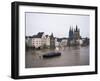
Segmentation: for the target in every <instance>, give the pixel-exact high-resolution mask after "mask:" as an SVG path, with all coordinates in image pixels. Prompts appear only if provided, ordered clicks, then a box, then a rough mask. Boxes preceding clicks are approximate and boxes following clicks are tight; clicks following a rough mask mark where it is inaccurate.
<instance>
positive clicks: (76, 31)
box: [74, 25, 80, 40]
mask: <svg viewBox="0 0 100 81" xmlns="http://www.w3.org/2000/svg"><path fill="white" fill-rule="evenodd" d="M74 39H75V40H78V39H80V29H78V26H77V25H76V28H75V29H74Z"/></svg>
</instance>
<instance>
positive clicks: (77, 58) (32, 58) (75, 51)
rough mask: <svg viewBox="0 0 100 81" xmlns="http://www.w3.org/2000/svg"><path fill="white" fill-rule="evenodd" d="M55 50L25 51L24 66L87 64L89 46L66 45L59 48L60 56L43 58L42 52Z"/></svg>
mask: <svg viewBox="0 0 100 81" xmlns="http://www.w3.org/2000/svg"><path fill="white" fill-rule="evenodd" d="M54 51H57V50H55V49H52V50H50V49H44V50H32V49H29V50H27V51H26V55H25V67H26V68H34V67H55V66H76V65H89V47H66V48H59V52H61V56H59V57H53V58H48V59H44V58H43V57H42V55H43V54H46V53H48V52H54Z"/></svg>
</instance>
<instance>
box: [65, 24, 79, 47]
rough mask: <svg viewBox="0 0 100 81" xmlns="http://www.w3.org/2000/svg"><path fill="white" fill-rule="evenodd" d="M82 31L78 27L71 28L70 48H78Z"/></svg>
mask: <svg viewBox="0 0 100 81" xmlns="http://www.w3.org/2000/svg"><path fill="white" fill-rule="evenodd" d="M79 40H80V29H79V28H78V26H77V25H76V28H74V29H73V28H71V27H70V29H69V37H68V43H67V45H68V46H78V45H80V42H79Z"/></svg>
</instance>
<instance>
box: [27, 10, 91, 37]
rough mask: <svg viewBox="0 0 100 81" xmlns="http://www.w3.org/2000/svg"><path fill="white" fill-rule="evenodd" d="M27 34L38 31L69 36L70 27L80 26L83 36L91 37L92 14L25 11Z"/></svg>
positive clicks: (33, 33)
mask: <svg viewBox="0 0 100 81" xmlns="http://www.w3.org/2000/svg"><path fill="white" fill-rule="evenodd" d="M25 16H26V36H32V35H35V34H37V33H38V32H44V33H45V34H48V35H51V33H53V34H54V36H55V37H68V34H69V29H70V27H73V28H76V25H77V26H78V28H80V35H81V36H82V37H89V27H90V16H89V15H70V14H66V15H65V14H48V13H45V14H44V13H28V12H27V13H25Z"/></svg>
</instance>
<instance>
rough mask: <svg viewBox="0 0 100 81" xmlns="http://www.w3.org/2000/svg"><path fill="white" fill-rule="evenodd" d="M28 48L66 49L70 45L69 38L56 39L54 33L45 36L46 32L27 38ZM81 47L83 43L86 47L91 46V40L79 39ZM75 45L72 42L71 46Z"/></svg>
mask: <svg viewBox="0 0 100 81" xmlns="http://www.w3.org/2000/svg"><path fill="white" fill-rule="evenodd" d="M25 40H26V46H28V47H34V48H55V47H66V46H68V45H69V38H56V37H54V36H53V33H52V34H51V35H50V36H49V35H45V33H44V32H39V33H37V34H36V35H33V36H26V39H25ZM77 41H78V42H79V44H80V45H82V44H83V43H84V44H85V45H87V44H89V39H86V38H84V39H82V38H81V39H80V38H79V39H77ZM72 43H74V42H73V41H72V40H70V44H72Z"/></svg>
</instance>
